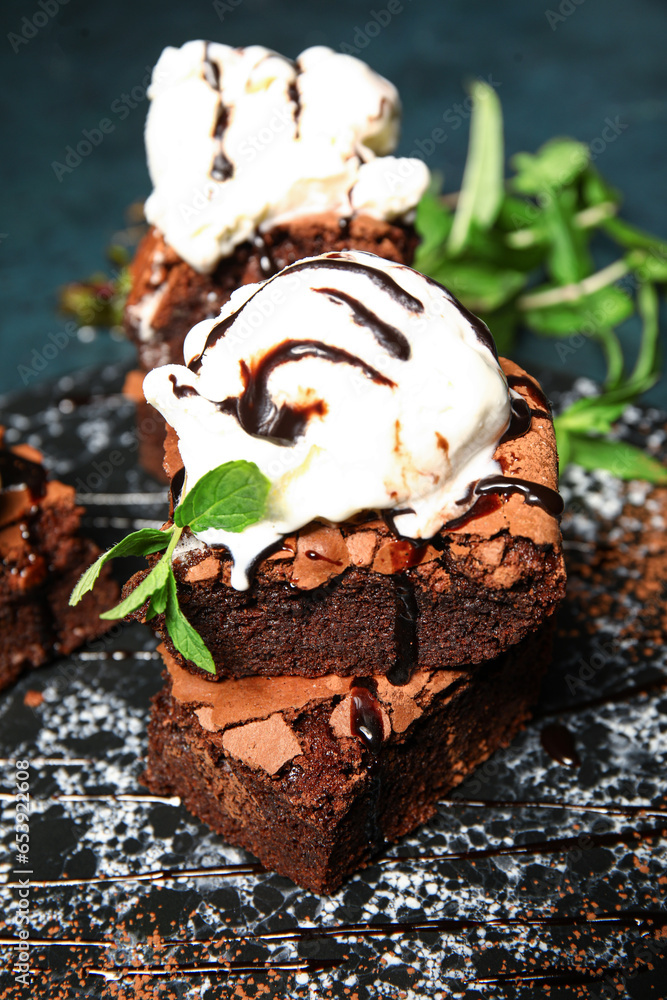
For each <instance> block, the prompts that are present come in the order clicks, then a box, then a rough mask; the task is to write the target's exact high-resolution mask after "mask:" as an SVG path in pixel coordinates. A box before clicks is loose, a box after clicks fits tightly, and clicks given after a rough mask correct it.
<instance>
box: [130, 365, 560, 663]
mask: <svg viewBox="0 0 667 1000" xmlns="http://www.w3.org/2000/svg"><path fill="white" fill-rule="evenodd" d="M502 367H503V370H504V372H505V374H506V376H507V378H508V379H509V381H510V383H511V384H512V385H513V386H515V388H516V390H517V391H518V392H519V393H520V394H521V395H522V396H523V398H524V399H525V400H526V402H527V403H528V407H529V408H530V409H531V411H532V414H531V424H530V428H529V430H528V431H527V432H526V433H525V434H523V435H522V436H520V437H516V438H512V439H510V440H504V441H502V442H501V443H500V445H499V446H498V448H497V451H496V454H495V458H496V460H497V461H498V462H499V463H500V466H501V468H502V470H503V473H504V475H505V476H506V477H508V478H509V479H510V480H512V481H513V482H516V483H517V488H518V486H519V485H520V484H521V483H524V482H530V483H533V484H534V485H536V488H537V489H538V490H539V488H540V487H545V488H546V489H547V490H555V489H556V488H557V482H558V459H557V454H556V444H555V437H554V431H553V424H552V421H551V419H550V416H549V414H548V412H547V409H548V407H547V409H545V406H547V404H546V401H545V399H544V396H543V395H542V392H541V390H540V388H539V386H538V384H537V383H536V382H535V381H534V380H533V379H531V378H530V377H529V376H528V375H526V373H525V372H523V371H522V370H521V369H520V368H518V366H516V365H514V364H513V363H512V362H510V361H505V360H502ZM167 445H168V447H167V468H168V471H169V473H170V474H171V475H174V474H175V473H176V472H177V470H178V468H179V465H180V457H179V454H178V448H177V444H176V441H175V436H173V435H170V437H169V439H168V442H167ZM527 499H528V500H530V496H529V497H528V498H527ZM173 565H174V572H175V575H176V579H177V584H178V592H179V603H180V606H181V608H182V610H183V612H184V613H185V615H186V616H187V618H188V619H189V620H190V622H191V623H192V625H193V626H194V627H195V628H196V629H197V631H198V632H199V633H200V635H201V636H202V638H203V639H204V642H205V643H206V645H207V646H208V648H209V650H210V652H211V654H212V656H213V659H214V661H215V664H216V668H217V679H223V678H226V677H243V676H247V675H250V674H260V675H266V676H269V675H276V674H280V675H294V676H297V675H301V676H305V677H319V676H323V675H326V674H331V673H336V674H339V675H342V676H348V677H349V676H355V675H356V676H369V675H373V674H389V675H390V676H392V677H393V678H394V679H396V680H400V679H407V677H409V675H410V673H411V672H412V671H413V670H436V669H443V668H452V667H456V666H459V665H461V664H467V663H479V662H482V661H485V660H489V659H493V658H494V657H496V656H498V655H499V654H500V653H502V652H504V651H505V650H506V649H508V648H509V647H511V646H513V645H515V644H516V643H518V642H520V641H521V640H523V639H524V638H525V637H526V636H527V635H529V634H530V633H531V632H532V631H534V630H535V629H537V628H539V627H540V625H541V624H542V623H543V622H544V620H545V619H547V618H549V617H550V616H551V615H552V614H553V612H554V611H555V609H556V607H557V606H558V604H559V602H560V601H561V600H562V598H563V596H564V590H565V569H564V564H563V554H562V547H561V538H560V530H559V525H558V520H557V519H556V518H555V517H554V516H552V515H551V514H549V513H548V512H547V511H546V510H545V509H543V507H541V506H539V505H538V504H534V503H533V504H531V503H530V502H526V498H525V497H524V496H522V495H521V494H518V493H510V494H509V495H506V496H487V497H482V498H481V499H480V500H479V501H478V503H477V505H476V506H475V507H474V508H473V510H472V511H471V512H470V513H469V514H468V515H467V516H466V517H465V518H463V519H462V520H461V522H460V523H459V524H458V525H457V524H454V525H449V526H446V527H445V528H444V529H443V530H441V531H440V532H439V533H438V534H437V535H436V536H435V537H434V538H433V539H431V540H429V541H428V542H424V543H420V544H417V543H414V542H412V541H410V540H407V539H400V538H398V537H396V535H395V534H394V533H393V532H392V530H391V528H390V527H389V526H388V524H386V523H385V522H384V521H382V520H380V519H378V518H377V516H376V515H368V517H367V518H366V519H363V518H362V519H357V520H356V521H354V522H346V523H343V524H338V525H325V524H321V523H312V524H310V525H307V526H306V527H304V528H303V529H301V530H300V531H298V532H297V533H296V534H295V535H294V536H291V537H289V538H286V539H285V540H284V542H283V545H282V548H280V549H279V550H278V551H276V552H273V553H272V554H271V555H269V556H268V557H266V558H264V559H263V560H262V561H261V562H260V563H259V565H258V566H257V567H256V570H255V574H254V582H253V584H252V586H251V588H250V589H249V590H248V591H238V590H235V589H233V588H232V587H231V585H230V568H231V560H230V557H229V555H228V552H227V550H226V549H222V548H211V547H209V546H207V545H205V544H204V543H202V542H199V541H198V540H197V539H196V538H194V537H193V536H192V535H190V534H188V533H186V534H185V535H184V537H183V540H182V542H181V544H180V547H179V548H177V550H176V553H175V557H174V563H173ZM145 575H146V574H145V571H144V572H142V573H139V574H137V575H135V577H133V578H132V580H130V581H129V583H128V584H127V585H126V592H129V590H130V589H133V588H134V587H135V586H136V585H137V584H138V583H139V582H140V580H141V579H143V577H144V576H145ZM154 622H155V627H156V628H157V630H158V632H159V634H160V635H161V637H162V639H163V641H165V643H166V645H167V648H168V649H169V651H170V652H172V653H173V652H174V647H173V646H172V644H171V642H170V640H169V637H168V634H167V631H166V628H165V623H164V618H163V617H162V616H157V618H155V619H154ZM187 666H188V668H189V669H192V670H193V671H195V672H199V671H198V668H197V667H196V666H194V665H193V664H187ZM206 676H207V677H208V678H209V679H210V675H208V674H207V675H206Z"/></svg>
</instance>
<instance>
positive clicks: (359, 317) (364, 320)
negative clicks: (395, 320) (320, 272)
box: [311, 288, 412, 361]
mask: <svg viewBox="0 0 667 1000" xmlns="http://www.w3.org/2000/svg"><path fill="white" fill-rule="evenodd" d="M311 291H313V292H321V293H322V294H323V295H326V296H327V298H328V299H330V300H331V301H332V302H344V303H345V304H346V305H348V306H349V307H350V309H351V310H352V319H353V320H354V322H355V323H356V324H357V326H363V327H366V328H367V329H368V330H370V331H371V333H372V334H373V336H374V337H375V339H376V340H377V342H378V344H380V346H381V347H384V349H385V351H386V352H387V353H388V354H391V356H392V357H393V358H398V359H399V360H400V361H407V360H408V359H409V358H410V355H411V353H412V352H411V350H410V343H409V341H408V339H407V337H405V336H404V335H403V334H402V333H401V331H400V330H397V329H396V327H395V326H392V325H391V323H385V321H384V320H382V319H380V317H379V316H377V315H376V314H375V313H374V312H372V311H371V310H370V309H369V308H368V307H367V306H365V305H364V304H363V303H362V302H360V301H359V299H355V298H354V296H352V295H348V294H347V293H346V292H340V291H338V290H337V289H336V288H312V289H311Z"/></svg>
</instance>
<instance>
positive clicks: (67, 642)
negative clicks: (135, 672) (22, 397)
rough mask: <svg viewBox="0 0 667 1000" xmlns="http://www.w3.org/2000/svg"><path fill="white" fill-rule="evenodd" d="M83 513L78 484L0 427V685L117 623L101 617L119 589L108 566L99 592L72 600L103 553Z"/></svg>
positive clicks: (67, 652) (98, 587) (112, 602)
mask: <svg viewBox="0 0 667 1000" xmlns="http://www.w3.org/2000/svg"><path fill="white" fill-rule="evenodd" d="M26 483H28V485H25V484H26ZM82 514H83V508H82V507H79V506H77V504H76V497H75V493H74V489H73V487H71V486H66V485H65V484H64V483H60V482H58V481H57V480H48V481H47V477H46V472H45V471H44V468H43V465H42V456H41V454H40V453H39V452H38V451H37V450H36V449H34V448H32V447H30V446H28V445H16V446H15V447H13V448H6V447H3V429H2V428H1V427H0V689H2V688H4V687H7V686H8V685H9V684H11V683H12V682H13V681H15V680H16V678H17V677H18V676H19V674H20V673H21V672H22V671H23V670H24V669H25V668H32V667H39V666H41V664H43V663H46V661H47V660H49V659H50V658H51V657H53V656H62V655H68V654H69V653H71V652H72V651H73V650H74V649H76V648H77V647H78V646H81V645H83V643H85V642H87V641H89V640H91V639H95V638H97V637H98V636H101V635H103V634H104V633H105V632H107V631H108V630H109V628H110V627H111V622H107V621H103V620H102V619H101V618H100V617H99V616H100V614H101V612H102V611H105V610H106V609H107V608H109V607H110V606H113V604H114V603H115V602H116V600H117V598H118V594H119V587H118V584H117V583H116V581H115V580H114V579H113V577H112V576H111V572H110V570H109V568H108V567H104V569H103V570H102V573H101V574H100V579H99V584H98V586H97V587H96V588H95V591H94V592H91V593H89V594H86V595H85V597H84V599H83V600H82V601H81V603H80V604H78V605H77V606H76V607H70V605H69V597H70V594H71V593H72V590H73V589H74V586H75V584H76V583H77V581H78V579H79V577H80V576H81V574H82V573H83V572H84V571H85V570H86V569H87V568H88V567H89V566H90V564H91V563H93V562H94V561H95V560H96V559H97V557H98V556H99V555H100V550H99V549H98V547H97V546H96V545H95V543H94V542H92V541H91V540H90V539H87V538H83V537H81V536H80V534H79V527H80V522H81V515H82Z"/></svg>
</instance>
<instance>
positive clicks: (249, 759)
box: [142, 625, 553, 894]
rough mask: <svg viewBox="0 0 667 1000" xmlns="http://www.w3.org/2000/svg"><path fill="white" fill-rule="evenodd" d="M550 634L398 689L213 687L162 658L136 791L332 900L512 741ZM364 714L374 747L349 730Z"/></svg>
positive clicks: (286, 681) (319, 683)
mask: <svg viewBox="0 0 667 1000" xmlns="http://www.w3.org/2000/svg"><path fill="white" fill-rule="evenodd" d="M552 631H553V630H552V628H551V627H550V626H549V625H547V626H546V627H545V628H543V629H542V630H540V631H539V632H537V633H534V634H533V635H531V636H530V637H529V638H528V639H526V640H524V641H523V642H522V643H520V644H518V645H517V646H515V647H514V648H513V649H512V650H510V651H509V652H507V653H505V654H503V655H502V656H499V657H498V658H496V659H495V660H492V661H488V662H486V663H482V664H478V665H477V666H474V667H467V668H466V669H457V670H451V671H437V672H434V673H430V672H422V673H420V674H417V675H415V676H413V678H412V679H411V681H410V683H409V684H408V685H405V686H403V687H394V686H392V685H391V684H390V683H389V682H388V681H387V679H386V677H377V678H369V679H366V681H365V682H364V687H359V686H355V680H354V679H352V678H343V677H336V676H335V675H330V676H329V677H325V678H319V679H318V680H316V681H313V680H308V679H306V678H294V677H289V678H284V677H270V678H267V677H251V678H243V679H241V680H229V681H224V682H222V683H218V684H210V683H208V682H206V681H204V680H202V679H201V678H198V677H195V676H194V675H192V674H190V673H188V672H187V671H186V670H184V669H183V666H182V665H181V663H179V662H177V661H176V660H175V659H174V657H172V656H171V655H170V654H169V653H168V652H167V650H166V649H165V647H164V646H163V647H161V651H162V655H163V658H164V661H165V664H166V666H167V684H166V686H165V688H164V689H163V690H162V691H161V692H160V693H159V694H158V695H156V696H155V698H154V699H153V709H152V715H151V721H150V723H149V730H148V731H149V751H148V767H147V770H146V773H145V775H144V776H143V779H142V780H143V782H144V783H145V784H146V785H147V786H148V788H149V789H150V790H151V791H152V792H153V793H154V794H159V795H178V796H180V797H181V799H182V801H183V804H184V805H185V806H186V808H187V809H188V810H189V811H190V812H191V813H193V814H194V815H195V816H197V817H198V818H199V819H200V820H202V821H203V822H204V823H206V824H207V825H208V826H210V827H211V828H212V829H213V830H214V831H215V832H216V833H218V834H220V835H221V836H222V837H223V838H224V839H225V840H226V841H228V842H229V843H231V844H235V845H238V846H240V847H244V848H246V849H247V850H249V851H251V852H252V853H253V854H254V855H256V857H258V858H259V860H260V861H261V863H262V864H263V865H264V866H265V867H266V868H267V869H271V870H274V871H276V872H278V873H279V874H281V875H284V876H286V877H288V878H290V879H292V880H293V881H294V882H296V883H297V884H299V885H302V886H304V887H305V888H307V889H310V890H312V891H313V892H317V893H327V894H329V893H333V892H335V891H336V890H337V889H338V887H339V886H340V885H341V884H342V882H344V881H345V879H347V878H348V877H349V876H351V875H352V874H353V873H354V872H355V871H357V870H358V869H359V868H363V867H365V866H366V865H368V864H369V863H370V862H371V861H372V859H373V857H374V856H375V855H376V854H377V852H378V851H379V850H381V849H382V847H383V846H384V845H385V844H388V843H391V842H394V841H396V840H398V839H399V838H400V837H402V836H404V835H405V834H407V833H408V832H409V831H410V830H413V829H414V828H415V827H417V826H418V825H420V824H421V823H424V822H425V821H426V820H428V819H429V818H430V817H431V816H432V815H433V813H434V812H435V810H436V804H437V801H438V799H439V798H441V797H442V796H443V795H444V794H445V793H446V792H448V791H449V790H450V789H451V788H453V787H454V786H455V785H457V784H459V783H460V782H461V781H462V780H463V779H464V778H465V777H466V776H467V775H468V774H469V773H470V772H471V771H472V770H473V769H474V768H475V767H477V766H478V765H479V764H480V763H482V762H483V761H484V760H486V759H487V757H489V756H490V754H492V753H493V752H494V750H496V749H497V748H498V747H500V746H506V745H507V744H508V743H509V742H510V741H511V740H512V738H513V737H514V736H515V734H516V733H517V731H518V730H519V729H520V728H521V726H522V724H523V722H524V721H525V720H526V719H527V717H528V716H529V709H530V706H531V704H532V703H533V702H534V701H535V700H536V699H537V696H538V692H539V685H540V680H541V677H542V674H543V672H544V670H545V668H546V666H547V664H548V661H549V658H550V649H551V636H552ZM360 706H361V710H362V712H364V713H365V719H364V721H365V723H366V730H365V731H366V734H368V732H369V727H370V731H371V734H372V736H371V738H370V739H367V738H366V737H364V736H363V735H361V736H360V735H359V729H358V727H357V728H356V729H355V720H356V721H357V722H358V720H359V714H358V713H359V710H360ZM355 732H356V733H357V735H354V733H355ZM371 746H372V749H371Z"/></svg>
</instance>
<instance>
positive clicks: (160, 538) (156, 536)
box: [69, 528, 171, 605]
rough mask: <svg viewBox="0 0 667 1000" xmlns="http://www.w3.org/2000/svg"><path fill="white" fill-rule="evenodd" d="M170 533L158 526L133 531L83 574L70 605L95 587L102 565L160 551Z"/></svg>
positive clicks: (166, 543)
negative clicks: (111, 560)
mask: <svg viewBox="0 0 667 1000" xmlns="http://www.w3.org/2000/svg"><path fill="white" fill-rule="evenodd" d="M170 535H171V532H169V531H160V530H159V529H157V528H142V529H141V531H133V532H132V534H131V535H128V536H127V537H126V538H123V540H122V541H120V542H118V544H117V545H114V547H113V548H112V549H109V551H108V552H104V553H103V554H102V555H101V556H100V557H99V559H97V560H96V561H95V562H94V563H93V564H92V566H89V567H88V569H87V570H86V571H85V573H83V574H82V576H81V578H80V580H79V582H78V583H77V585H76V587H75V588H74V590H73V591H72V594H71V596H70V599H69V603H70V605H75V604H78V603H79V601H80V600H81V598H82V597H83V596H84V594H87V593H88V591H89V590H92V589H93V587H94V586H95V581H96V580H97V578H98V576H99V575H100V573H101V572H102V567H103V566H104V564H105V563H107V562H109V560H110V559H118V558H120V557H121V556H146V555H150V554H151V552H160V551H161V550H162V549H166V548H167V545H168V544H169V538H170Z"/></svg>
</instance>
